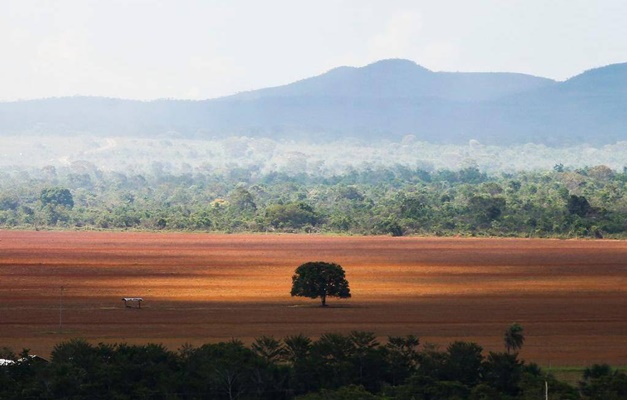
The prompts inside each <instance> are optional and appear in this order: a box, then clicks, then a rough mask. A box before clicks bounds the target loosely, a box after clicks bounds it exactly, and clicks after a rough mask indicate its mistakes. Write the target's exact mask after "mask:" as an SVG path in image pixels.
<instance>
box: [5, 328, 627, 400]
mask: <svg viewBox="0 0 627 400" xmlns="http://www.w3.org/2000/svg"><path fill="white" fill-rule="evenodd" d="M506 342H507V339H506ZM418 345H419V342H418V338H417V337H415V336H411V335H410V336H405V337H389V338H388V339H387V343H385V344H381V343H379V342H378V341H377V339H376V337H375V335H374V334H372V333H369V332H352V333H350V334H348V335H342V334H334V333H329V334H324V335H322V336H321V337H320V338H319V339H318V340H316V341H313V340H311V339H310V338H308V337H306V336H303V335H296V336H288V337H286V338H284V339H283V340H277V339H274V338H272V337H266V336H264V337H260V338H258V339H256V340H255V342H254V343H253V344H252V345H251V346H250V347H246V346H245V345H244V344H243V343H242V342H240V341H238V340H231V341H229V342H222V343H216V344H205V345H202V346H200V347H193V346H191V345H184V346H183V347H181V348H180V349H179V350H178V351H176V352H174V351H170V350H168V349H166V348H165V347H163V346H161V345H157V344H147V345H129V344H115V345H111V344H102V343H101V344H98V345H92V344H89V343H88V342H86V341H83V340H79V339H74V340H70V341H67V342H63V343H61V344H58V345H57V346H56V347H55V348H54V350H53V351H52V355H51V360H50V362H45V361H39V360H37V359H31V358H30V357H28V354H27V353H28V352H27V351H26V350H25V351H24V352H23V354H22V355H21V357H23V358H22V360H21V361H17V362H15V363H12V364H8V365H4V366H0V398H2V399H87V398H89V399H229V400H232V399H291V398H298V399H301V400H317V399H346V400H348V399H399V400H400V399H424V400H427V399H430V400H438V399H439V400H446V399H451V400H452V399H474V400H479V399H490V400H498V399H543V398H544V395H545V390H546V386H545V385H548V390H549V394H550V398H551V399H553V400H558V399H599V400H600V399H603V400H618V399H624V398H626V396H627V375H626V374H625V373H623V372H619V371H617V370H613V369H612V368H610V367H609V366H607V365H594V366H591V367H589V368H587V369H585V371H584V373H583V376H582V379H581V381H580V382H579V384H578V387H573V386H570V385H569V384H567V383H564V382H560V381H558V380H557V379H555V377H553V376H552V375H551V374H550V373H546V372H545V371H543V370H541V369H540V368H539V367H538V366H537V365H535V364H527V363H525V362H524V361H522V360H520V359H519V358H518V354H517V353H510V352H507V353H500V352H489V353H488V354H487V355H484V353H483V349H482V348H481V346H479V345H478V344H476V343H469V342H454V343H451V344H450V345H449V346H448V347H447V348H446V350H440V349H438V348H437V347H436V346H433V345H428V344H427V345H423V346H422V348H419V347H418ZM2 353H3V354H2V357H10V358H13V359H18V358H19V357H16V356H15V355H14V354H11V352H10V351H9V350H8V349H6V348H5V349H4V350H3V351H2ZM0 358H1V357H0Z"/></svg>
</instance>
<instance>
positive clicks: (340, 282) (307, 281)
mask: <svg viewBox="0 0 627 400" xmlns="http://www.w3.org/2000/svg"><path fill="white" fill-rule="evenodd" d="M291 294H292V296H301V297H309V298H312V299H316V298H318V297H319V298H320V300H321V301H322V307H326V305H327V296H331V297H339V298H341V299H346V298H349V297H351V291H350V289H349V288H348V281H347V280H346V278H345V277H344V270H343V269H342V267H341V266H339V265H338V264H334V263H327V262H322V261H315V262H308V263H305V264H303V265H301V266H300V267H298V268H296V271H295V273H294V276H292V292H291Z"/></svg>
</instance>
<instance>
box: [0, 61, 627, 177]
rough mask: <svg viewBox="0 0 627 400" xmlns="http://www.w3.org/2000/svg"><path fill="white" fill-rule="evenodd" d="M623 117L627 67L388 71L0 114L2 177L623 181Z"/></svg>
mask: <svg viewBox="0 0 627 400" xmlns="http://www.w3.org/2000/svg"><path fill="white" fill-rule="evenodd" d="M625 109H627V64H615V65H610V66H606V67H601V68H597V69H593V70H590V71H587V72H584V73H582V74H580V75H578V76H575V77H573V78H571V79H569V80H567V81H565V82H556V81H554V80H551V79H546V78H541V77H535V76H531V75H524V74H514V73H462V72H433V71H430V70H428V69H426V68H423V67H421V66H419V65H417V64H416V63H414V62H412V61H408V60H401V59H391V60H383V61H379V62H376V63H373V64H371V65H368V66H365V67H360V68H355V67H339V68H335V69H333V70H331V71H329V72H327V73H325V74H322V75H320V76H316V77H312V78H307V79H303V80H301V81H298V82H294V83H292V84H288V85H285V86H279V87H273V88H265V89H260V90H255V91H250V92H244V93H239V94H236V95H233V96H227V97H222V98H217V99H211V100H204V101H184V100H157V101H148V102H142V101H131V100H122V99H110V98H100V97H66V98H50V99H41V100H30V101H18V102H4V103H0V142H1V144H2V151H0V165H1V166H34V167H42V166H44V165H53V166H67V165H70V164H71V163H72V162H75V161H90V162H93V163H95V164H96V166H98V167H100V168H105V169H112V170H115V169H116V168H119V169H126V170H128V169H129V168H139V169H146V168H151V167H153V166H154V165H153V164H154V163H159V164H160V165H161V167H162V168H166V169H167V170H168V171H169V172H185V171H186V170H189V169H193V168H201V167H204V168H213V169H216V168H217V169H220V168H228V167H229V166H237V167H251V166H254V167H255V168H258V169H260V170H263V171H268V170H278V171H281V170H284V171H286V172H293V173H323V174H324V173H326V174H329V173H337V172H338V171H342V170H343V169H345V168H347V167H356V166H364V165H365V166H381V165H383V166H385V165H393V164H403V165H409V166H416V167H421V168H425V169H437V168H453V169H455V168H464V167H467V166H477V167H479V168H480V169H482V170H485V171H488V172H490V171H512V170H524V169H534V168H542V169H544V168H551V167H552V166H553V165H555V164H559V163H561V164H564V165H565V166H567V167H573V168H577V167H583V166H591V165H599V164H604V165H607V166H609V167H610V168H613V169H615V170H620V169H622V168H623V167H624V166H625V165H627V155H626V154H627V151H625V150H626V149H625V147H626V146H627V145H626V144H625V141H627V129H625V126H627V114H625V113H624V110H625ZM70 137H71V138H72V140H71V142H70V143H68V140H67V139H68V138H70ZM337 142H341V145H339V146H338V145H337ZM347 154H350V155H351V156H350V157H347V156H346V155H347Z"/></svg>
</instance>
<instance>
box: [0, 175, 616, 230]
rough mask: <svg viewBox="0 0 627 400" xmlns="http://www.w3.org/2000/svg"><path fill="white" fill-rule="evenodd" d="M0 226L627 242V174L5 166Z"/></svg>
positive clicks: (0, 187) (0, 180) (0, 189)
mask: <svg viewBox="0 0 627 400" xmlns="http://www.w3.org/2000/svg"><path fill="white" fill-rule="evenodd" d="M0 227H3V228H22V229H39V228H50V229H134V230H173V231H206V232H209V231H214V232H319V233H325V232H329V233H342V234H358V235H381V234H382V235H394V236H400V235H478V236H488V235H489V236H518V237H606V238H625V237H627V173H626V172H625V171H622V172H616V171H614V170H611V169H610V168H608V167H606V166H603V165H600V166H594V167H589V168H583V169H577V170H570V169H565V168H563V166H560V165H558V166H556V167H555V168H554V169H552V170H545V171H535V172H518V173H500V174H493V175H488V174H486V173H484V172H481V171H480V170H479V169H477V168H475V167H468V168H465V169H461V170H436V171H427V170H423V169H420V168H409V167H405V166H400V165H398V166H395V167H389V168H387V167H381V168H365V169H361V170H355V169H353V170H349V171H348V172H345V173H343V174H337V175H333V176H317V175H312V174H296V175H287V174H283V173H278V172H271V173H267V174H260V173H259V171H257V170H255V169H254V168H253V169H245V168H232V169H230V170H228V171H215V172H211V171H210V172H206V171H204V172H203V171H195V172H189V173H179V174H170V173H167V172H164V171H154V172H153V173H143V174H140V173H132V172H129V173H126V174H125V173H121V172H111V171H101V170H98V169H97V168H83V169H80V170H76V169H72V168H58V169H57V168H54V167H47V168H43V169H30V170H29V169H19V168H14V169H7V168H5V169H3V170H0Z"/></svg>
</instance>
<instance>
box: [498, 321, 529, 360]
mask: <svg viewBox="0 0 627 400" xmlns="http://www.w3.org/2000/svg"><path fill="white" fill-rule="evenodd" d="M523 330H524V329H523V327H522V326H521V325H520V324H517V323H516V322H514V323H513V324H511V325H510V326H509V328H507V330H506V331H505V335H504V338H503V340H504V342H505V349H506V350H507V354H509V353H510V351H511V350H514V351H516V350H520V349H521V348H522V345H523V343H524V342H525V336H524V335H523Z"/></svg>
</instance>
